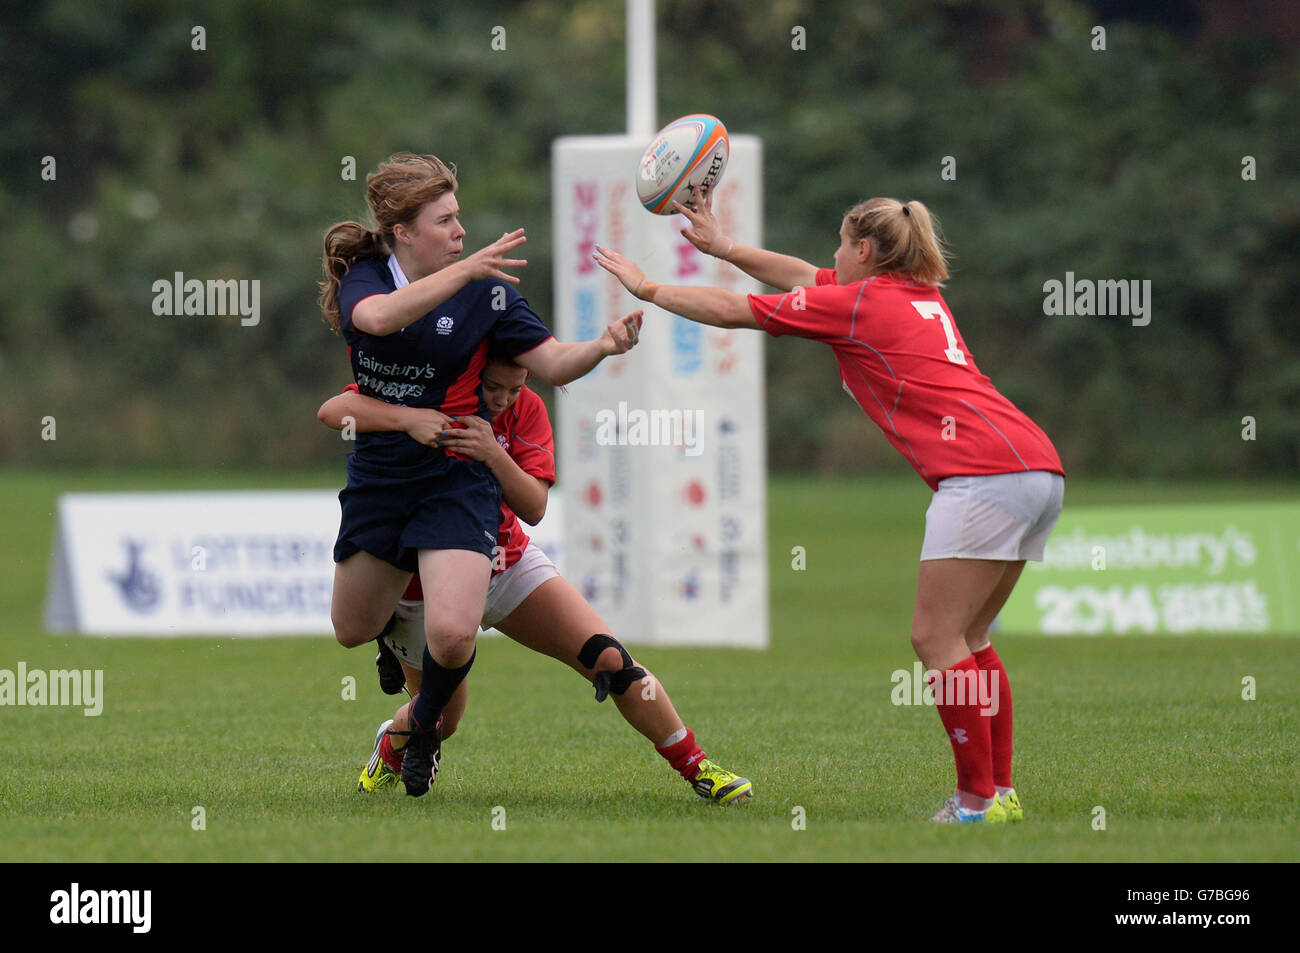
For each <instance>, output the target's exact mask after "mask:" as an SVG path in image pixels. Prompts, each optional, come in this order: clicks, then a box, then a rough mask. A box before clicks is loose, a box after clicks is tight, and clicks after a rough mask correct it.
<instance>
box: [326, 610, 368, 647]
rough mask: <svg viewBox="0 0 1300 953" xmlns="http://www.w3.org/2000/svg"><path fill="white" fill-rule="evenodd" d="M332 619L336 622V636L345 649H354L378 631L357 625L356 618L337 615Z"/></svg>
mask: <svg viewBox="0 0 1300 953" xmlns="http://www.w3.org/2000/svg"><path fill="white" fill-rule="evenodd" d="M331 621H332V622H333V623H334V638H335V639H337V640H338V643H339V645H341V646H343V647H344V648H345V649H353V648H356V647H357V646H358V645H364V644H365V643H366V642H369V641H370V640H371V639H373V638H374V637H375V635H376V633H377V631H378V630H376V632H368V630H367V629H365V627H363V626H359V625H357V624H356V620H355V619H349V618H339V617H337V616H336V617H334V618H333V619H332V620H331Z"/></svg>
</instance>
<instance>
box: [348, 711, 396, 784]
mask: <svg viewBox="0 0 1300 953" xmlns="http://www.w3.org/2000/svg"><path fill="white" fill-rule="evenodd" d="M392 724H393V719H391V718H390V719H388V720H387V721H386V722H384V723H383V724H382V725H380V726H379V730H378V731H376V732H375V747H374V750H373V751H371V752H370V760H369V761H367V762H366V766H365V767H364V768H362V769H361V777H360V778H358V779H357V790H358V791H363V792H365V793H367V794H369V793H371V792H373V791H378V790H379V789H380V788H382V787H387V786H388V785H390V784H394V783H396V781H397V772H396V771H394V770H393V769H392V768H390V767H389V766H388V765H386V764H384V759H383V758H382V757H380V755H379V744H380V742H382V741H383V740H384V733H385V732H387V731H388V729H389V728H391V727H392Z"/></svg>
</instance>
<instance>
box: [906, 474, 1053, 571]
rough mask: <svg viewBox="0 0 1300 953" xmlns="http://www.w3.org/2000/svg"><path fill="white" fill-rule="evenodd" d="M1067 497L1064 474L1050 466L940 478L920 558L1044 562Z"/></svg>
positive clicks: (926, 523) (928, 517) (927, 513)
mask: <svg viewBox="0 0 1300 953" xmlns="http://www.w3.org/2000/svg"><path fill="white" fill-rule="evenodd" d="M1064 498H1065V478H1064V477H1062V476H1061V475H1060V474H1059V473H1048V472H1047V471H1046V470H1029V471H1026V472H1024V473H996V474H992V475H990V476H956V477H948V479H946V480H940V481H939V489H938V490H936V491H935V494H934V499H932V500H931V501H930V508H929V509H927V510H926V511H925V542H924V543H922V544H921V559H922V560H926V559H999V560H1007V561H1016V560H1020V559H1032V560H1035V561H1037V562H1041V561H1042V559H1043V547H1044V546H1045V545H1046V544H1047V537H1048V536H1049V535H1051V532H1052V527H1053V526H1055V525H1056V520H1057V517H1059V516H1060V515H1061V503H1062V501H1063V500H1064Z"/></svg>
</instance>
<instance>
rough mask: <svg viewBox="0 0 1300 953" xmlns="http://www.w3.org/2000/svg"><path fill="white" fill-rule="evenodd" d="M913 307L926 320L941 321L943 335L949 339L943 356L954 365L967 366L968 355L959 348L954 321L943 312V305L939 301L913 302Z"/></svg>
mask: <svg viewBox="0 0 1300 953" xmlns="http://www.w3.org/2000/svg"><path fill="white" fill-rule="evenodd" d="M912 307H913V308H915V309H916V310H917V311H918V312H919V313H920V315H921V317H923V318H925V319H926V320H929V319H931V318H938V319H939V323H940V324H942V325H943V333H944V334H945V335H947V337H948V347H947V349H946V350H945V351H944V352H943V356H944V357H946V358H947V359H948V360H950V361H952V362H953V363H954V364H961V365H962V366H963V367H964V366H965V365H966V355H965V354H963V353H962V350H961V348H959V347H958V346H957V332H956V331H954V330H953V329H952V321H951V320H949V318H948V315H947V313H946V312H945V311H944V310H943V305H941V304H940V303H939V302H938V301H913V302H912Z"/></svg>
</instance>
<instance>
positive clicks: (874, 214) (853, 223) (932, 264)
mask: <svg viewBox="0 0 1300 953" xmlns="http://www.w3.org/2000/svg"><path fill="white" fill-rule="evenodd" d="M844 225H845V227H846V229H847V230H848V233H849V237H850V238H852V239H853V240H854V241H858V240H860V239H863V238H867V239H870V240H871V242H872V244H873V245H874V246H875V268H876V271H877V272H878V273H880V274H896V275H903V276H905V277H907V278H910V279H911V280H912V281H915V282H916V283H917V284H920V285H941V284H943V282H944V281H945V280H946V279H947V277H948V263H947V260H946V259H945V256H944V248H943V239H942V238H941V237H940V234H939V229H938V222H937V221H936V220H935V219H934V218H933V217H932V216H931V215H930V210H929V209H928V208H926V207H925V205H924V203H922V202H917V201H911V202H900V201H898V200H897V199H886V198H874V199H868V200H867V201H865V202H862V203H860V204H858V205H855V206H853V208H851V209H849V210H848V211H847V212H846V213H844Z"/></svg>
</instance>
